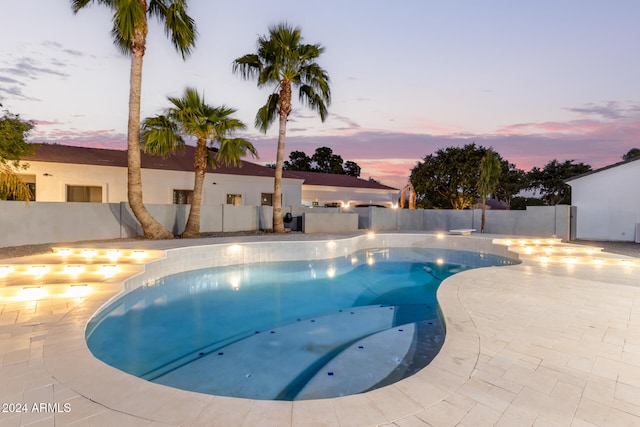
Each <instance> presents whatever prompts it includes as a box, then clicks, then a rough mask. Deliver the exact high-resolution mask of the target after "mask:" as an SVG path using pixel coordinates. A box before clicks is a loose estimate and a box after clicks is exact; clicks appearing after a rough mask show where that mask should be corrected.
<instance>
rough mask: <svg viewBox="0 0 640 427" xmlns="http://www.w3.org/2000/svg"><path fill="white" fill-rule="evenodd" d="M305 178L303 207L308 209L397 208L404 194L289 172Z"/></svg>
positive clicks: (361, 182) (359, 182) (322, 175)
mask: <svg viewBox="0 0 640 427" xmlns="http://www.w3.org/2000/svg"><path fill="white" fill-rule="evenodd" d="M289 172H290V173H291V174H292V175H295V176H297V177H300V178H303V179H304V183H303V184H302V204H303V205H305V206H333V207H343V208H347V207H351V208H352V207H357V206H365V205H367V206H370V205H373V206H382V207H387V208H391V207H397V206H398V197H399V193H400V190H398V189H397V188H393V187H388V186H386V185H382V184H380V183H378V182H374V181H365V180H363V179H359V178H356V177H354V176H349V175H337V174H329V173H320V172H301V171H289Z"/></svg>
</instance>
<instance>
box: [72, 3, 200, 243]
mask: <svg viewBox="0 0 640 427" xmlns="http://www.w3.org/2000/svg"><path fill="white" fill-rule="evenodd" d="M93 3H98V4H102V5H105V6H107V7H108V8H109V9H111V11H112V12H113V29H112V30H111V35H112V36H113V41H114V43H115V45H116V47H117V48H118V49H119V50H120V51H121V52H122V53H123V54H125V55H131V74H130V80H129V123H128V127H127V152H128V158H127V178H128V180H127V196H128V199H129V206H131V210H132V211H133V214H134V215H135V217H136V219H137V220H138V222H140V225H141V226H142V229H143V231H144V236H145V237H146V238H149V239H167V238H172V237H173V234H171V232H169V231H168V230H167V229H166V228H165V227H163V226H162V224H160V223H159V222H158V221H156V220H155V219H154V218H153V217H152V216H151V214H150V213H149V211H147V209H146V208H145V206H144V204H143V202H142V176H141V172H140V93H141V87H142V57H143V56H144V52H145V48H146V41H147V31H148V26H147V15H149V16H151V17H156V18H158V20H159V21H161V22H162V23H164V29H165V34H166V35H167V36H168V37H170V38H171V42H172V43H173V45H174V47H175V48H176V50H178V51H179V52H180V54H181V55H182V58H183V59H184V58H185V57H186V56H187V55H188V54H189V53H190V52H191V49H192V48H193V46H194V44H195V39H196V29H195V24H194V21H193V19H191V17H189V15H187V4H186V0H149V1H148V3H147V0H71V6H72V9H73V12H74V13H78V11H80V9H83V8H84V7H86V6H87V5H89V4H93Z"/></svg>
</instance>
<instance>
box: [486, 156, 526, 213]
mask: <svg viewBox="0 0 640 427" xmlns="http://www.w3.org/2000/svg"><path fill="white" fill-rule="evenodd" d="M500 164H501V168H502V173H501V174H500V179H499V180H498V185H497V186H496V188H495V191H494V192H493V195H494V196H495V197H496V198H497V199H498V200H500V201H501V202H505V203H506V205H507V209H511V202H512V200H513V198H514V197H515V195H516V194H518V193H520V191H522V190H524V189H525V188H527V187H528V186H529V180H528V176H527V173H526V172H525V171H523V170H522V169H518V168H516V165H514V164H513V163H509V162H508V161H507V160H502V162H500Z"/></svg>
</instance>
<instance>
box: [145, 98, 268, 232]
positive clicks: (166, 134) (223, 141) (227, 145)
mask: <svg viewBox="0 0 640 427" xmlns="http://www.w3.org/2000/svg"><path fill="white" fill-rule="evenodd" d="M167 99H168V100H169V102H170V103H171V104H172V107H170V108H168V109H167V110H166V111H165V114H163V115H159V116H155V117H149V118H147V119H145V120H144V122H143V123H142V144H143V145H142V146H143V149H144V150H145V152H148V153H151V154H158V155H161V156H164V157H167V156H169V155H171V154H173V153H175V152H176V151H177V150H178V149H180V148H182V147H184V144H185V141H184V139H183V136H190V137H194V138H195V139H196V151H195V156H194V164H193V168H194V171H195V178H194V183H193V197H192V198H191V210H190V211H189V218H188V219H187V225H186V227H185V230H184V232H183V233H182V237H197V236H198V234H200V207H201V206H202V187H203V183H204V176H205V173H206V171H207V164H211V165H212V166H214V167H215V166H217V165H219V164H226V165H235V166H238V165H240V164H241V163H242V162H241V160H240V159H241V157H242V156H244V155H246V154H247V152H249V153H251V154H252V155H253V156H256V155H257V153H256V149H255V147H254V146H253V144H251V143H250V142H249V141H247V140H245V139H242V138H228V137H227V135H229V134H231V133H233V132H234V131H236V130H243V129H245V128H246V126H245V124H244V123H242V122H241V121H240V120H238V119H235V118H233V117H231V115H232V114H234V113H235V112H236V110H234V109H233V108H228V107H225V106H222V107H212V106H210V105H207V104H206V103H205V101H204V95H203V96H202V97H201V96H200V95H199V94H198V92H197V91H196V89H193V88H187V89H186V90H185V93H184V96H183V97H182V98H173V97H168V98H167ZM207 142H209V145H210V146H213V145H214V143H218V147H216V148H217V151H216V152H215V154H211V153H210V152H209V150H208V149H207ZM212 148H213V147H212Z"/></svg>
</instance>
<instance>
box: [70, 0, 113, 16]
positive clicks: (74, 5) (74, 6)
mask: <svg viewBox="0 0 640 427" xmlns="http://www.w3.org/2000/svg"><path fill="white" fill-rule="evenodd" d="M94 2H95V3H98V4H104V5H106V6H109V7H111V8H113V7H114V1H113V0H71V10H72V11H73V13H78V11H80V9H83V8H85V7H86V6H88V5H89V4H90V3H94Z"/></svg>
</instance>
